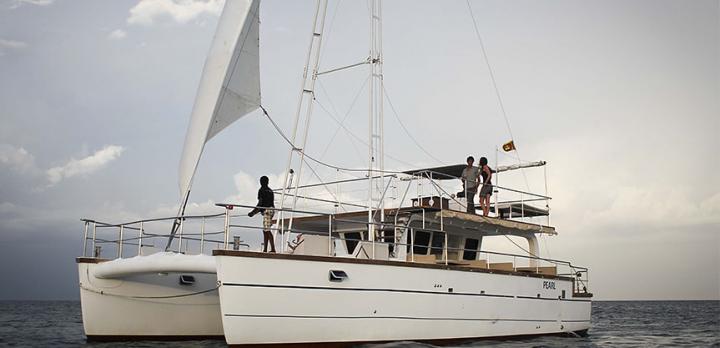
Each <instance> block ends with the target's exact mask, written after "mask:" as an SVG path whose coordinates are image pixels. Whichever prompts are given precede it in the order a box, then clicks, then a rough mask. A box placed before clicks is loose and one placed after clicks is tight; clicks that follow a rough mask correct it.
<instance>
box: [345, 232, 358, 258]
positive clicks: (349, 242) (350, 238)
mask: <svg viewBox="0 0 720 348" xmlns="http://www.w3.org/2000/svg"><path fill="white" fill-rule="evenodd" d="M360 239H362V235H360V232H346V233H345V245H346V246H347V250H348V253H350V254H352V253H353V252H354V251H355V247H356V246H357V245H358V243H359V242H360Z"/></svg>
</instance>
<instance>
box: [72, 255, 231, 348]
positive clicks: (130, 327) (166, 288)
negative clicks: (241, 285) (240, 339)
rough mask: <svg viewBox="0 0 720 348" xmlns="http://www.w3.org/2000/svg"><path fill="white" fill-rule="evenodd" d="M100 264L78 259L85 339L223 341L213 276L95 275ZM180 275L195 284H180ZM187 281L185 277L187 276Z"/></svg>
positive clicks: (178, 273) (86, 259) (87, 259)
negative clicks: (108, 277)
mask: <svg viewBox="0 0 720 348" xmlns="http://www.w3.org/2000/svg"><path fill="white" fill-rule="evenodd" d="M99 264H100V262H97V260H93V259H92V258H79V259H78V273H79V279H80V303H81V307H82V317H83V327H84V329H85V335H86V336H87V338H88V340H89V341H127V340H191V339H222V338H223V328H222V321H221V318H220V303H219V298H218V292H217V285H216V284H217V281H216V279H217V278H216V276H215V274H209V273H198V272H168V273H145V274H136V275H127V276H123V277H120V278H114V279H103V278H98V277H96V276H95V274H94V273H95V272H94V269H95V268H96V267H98V265H99ZM180 275H185V276H192V278H193V280H194V282H193V284H180V281H179V278H180ZM187 279H189V278H187Z"/></svg>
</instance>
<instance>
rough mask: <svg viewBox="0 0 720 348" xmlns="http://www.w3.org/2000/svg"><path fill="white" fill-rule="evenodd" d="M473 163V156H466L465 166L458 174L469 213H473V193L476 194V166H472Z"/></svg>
mask: <svg viewBox="0 0 720 348" xmlns="http://www.w3.org/2000/svg"><path fill="white" fill-rule="evenodd" d="M473 163H475V158H474V157H473V156H468V158H467V167H465V168H464V169H463V171H462V175H461V176H460V180H462V183H463V191H465V199H466V200H467V212H468V213H471V214H475V194H477V187H478V168H477V167H474V166H473Z"/></svg>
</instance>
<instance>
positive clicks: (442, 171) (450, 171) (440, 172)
mask: <svg viewBox="0 0 720 348" xmlns="http://www.w3.org/2000/svg"><path fill="white" fill-rule="evenodd" d="M545 164H547V162H545V161H536V162H527V163H522V164H513V165H509V166H498V167H497V168H495V169H493V173H500V172H507V171H510V170H515V169H521V168H532V167H541V166H544V165H545ZM465 167H467V164H453V165H449V166H442V167H433V168H423V169H413V170H408V171H405V172H403V174H408V175H422V174H425V173H432V174H433V176H432V178H433V179H435V180H449V179H458V178H460V177H461V176H462V171H463V169H465Z"/></svg>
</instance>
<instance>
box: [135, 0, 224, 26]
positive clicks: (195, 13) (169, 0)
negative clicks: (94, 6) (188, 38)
mask: <svg viewBox="0 0 720 348" xmlns="http://www.w3.org/2000/svg"><path fill="white" fill-rule="evenodd" d="M223 4H224V1H223V0H140V2H139V3H138V4H137V5H135V6H134V7H133V8H131V9H130V17H128V19H127V23H128V24H141V25H150V24H153V23H154V22H155V20H157V19H159V18H163V17H169V18H171V19H172V20H174V21H175V22H177V23H187V22H188V21H190V20H193V19H195V18H197V17H199V16H201V15H203V14H210V15H215V16H217V15H219V14H220V12H221V11H222V7H223Z"/></svg>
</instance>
